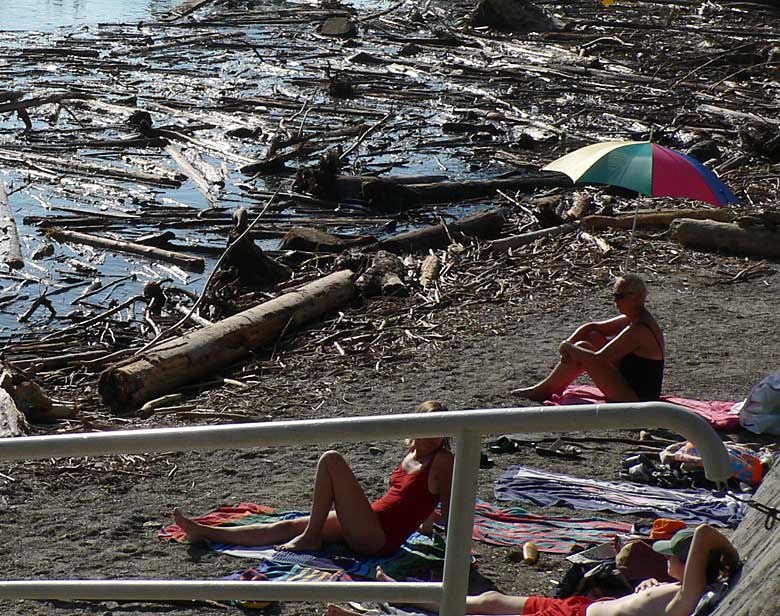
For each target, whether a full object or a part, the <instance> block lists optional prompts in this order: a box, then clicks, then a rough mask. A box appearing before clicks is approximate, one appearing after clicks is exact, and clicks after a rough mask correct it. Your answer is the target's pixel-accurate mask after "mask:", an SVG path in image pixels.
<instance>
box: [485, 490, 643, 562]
mask: <svg viewBox="0 0 780 616" xmlns="http://www.w3.org/2000/svg"><path fill="white" fill-rule="evenodd" d="M631 529H632V525H631V524H629V523H627V522H613V521H611V520H605V519H603V518H567V517H558V516H555V517H552V516H542V515H536V514H533V513H528V512H527V511H526V510H525V509H523V508H521V507H510V508H498V507H495V506H494V505H491V504H490V503H486V502H482V501H481V502H479V503H477V506H476V510H475V512H474V535H473V537H474V539H476V540H477V541H482V542H484V543H489V544H492V545H500V546H516V545H522V544H524V543H525V542H526V541H533V542H534V544H536V547H537V548H538V549H539V551H540V552H549V553H552V554H568V553H570V552H571V550H572V548H573V547H574V546H575V545H581V546H582V545H588V544H599V543H604V542H605V541H611V540H612V539H614V538H615V536H616V535H618V534H626V533H630V532H631Z"/></svg>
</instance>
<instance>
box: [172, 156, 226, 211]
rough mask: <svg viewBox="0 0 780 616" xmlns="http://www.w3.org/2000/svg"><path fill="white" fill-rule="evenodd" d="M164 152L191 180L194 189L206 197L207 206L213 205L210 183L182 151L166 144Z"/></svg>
mask: <svg viewBox="0 0 780 616" xmlns="http://www.w3.org/2000/svg"><path fill="white" fill-rule="evenodd" d="M165 151H166V152H167V153H168V154H169V155H170V157H171V158H172V159H173V160H174V161H175V162H176V164H177V165H178V166H179V169H181V171H182V173H184V175H186V176H187V177H188V178H190V179H191V180H192V183H193V184H195V187H196V188H197V189H198V190H199V191H200V193H201V194H202V195H203V196H204V197H206V201H207V202H208V204H209V205H214V201H215V199H214V195H213V194H212V192H211V182H209V181H208V179H206V177H205V176H204V175H203V174H202V173H201V172H200V171H199V170H198V169H196V168H195V165H193V164H192V163H191V162H190V161H189V160H188V159H187V157H186V156H185V155H184V154H183V153H182V151H181V150H180V149H179V148H177V147H176V146H175V145H173V144H170V143H169V144H168V145H166V146H165Z"/></svg>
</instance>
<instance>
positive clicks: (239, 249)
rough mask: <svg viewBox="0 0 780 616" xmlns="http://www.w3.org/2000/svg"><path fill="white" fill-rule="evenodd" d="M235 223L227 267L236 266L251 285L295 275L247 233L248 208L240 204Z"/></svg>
mask: <svg viewBox="0 0 780 616" xmlns="http://www.w3.org/2000/svg"><path fill="white" fill-rule="evenodd" d="M233 222H234V226H233V228H232V229H231V230H230V233H229V234H228V246H230V252H229V253H228V254H227V258H226V259H225V262H224V264H223V265H222V266H221V267H223V268H234V269H235V271H236V273H237V274H238V278H239V279H240V280H241V282H242V283H243V284H245V285H247V286H248V287H251V288H256V289H264V288H267V287H272V286H274V285H276V284H278V283H280V282H285V281H286V280H289V279H290V278H292V270H291V269H290V268H289V267H287V266H286V265H285V264H284V263H279V262H278V261H275V260H274V259H272V258H271V257H269V256H268V255H267V254H265V252H263V249H262V248H260V246H258V245H257V244H255V241H254V239H253V238H252V236H251V234H247V235H244V231H245V230H246V229H247V228H248V226H249V218H248V214H247V211H246V210H245V209H244V208H242V207H239V208H237V209H236V211H235V212H234V213H233Z"/></svg>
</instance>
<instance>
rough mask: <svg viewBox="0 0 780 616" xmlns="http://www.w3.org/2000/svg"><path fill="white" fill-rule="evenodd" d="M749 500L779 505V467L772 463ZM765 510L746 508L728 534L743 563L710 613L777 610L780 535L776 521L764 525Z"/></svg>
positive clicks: (752, 614) (758, 614)
mask: <svg viewBox="0 0 780 616" xmlns="http://www.w3.org/2000/svg"><path fill="white" fill-rule="evenodd" d="M751 500H752V501H753V502H756V503H761V504H763V505H766V506H768V507H771V508H774V509H775V511H777V508H780V468H778V467H777V465H775V467H773V468H772V470H771V471H770V472H769V474H767V476H766V477H765V478H764V481H763V482H762V483H761V487H760V488H759V489H758V491H757V492H756V493H755V495H753V497H752V498H751ZM766 522H767V517H766V514H764V513H763V512H761V511H758V510H756V509H750V508H749V509H748V510H747V514H746V515H745V518H744V519H743V520H742V522H740V524H739V527H738V528H737V530H736V531H734V534H733V535H732V536H731V542H732V543H733V544H734V547H735V548H737V550H738V551H739V554H740V557H741V558H743V559H744V560H745V564H744V566H743V568H742V571H741V572H740V576H739V579H738V581H737V583H736V584H735V585H734V587H733V588H732V589H731V591H730V592H729V593H728V594H727V595H726V596H725V597H724V598H723V600H722V601H721V603H720V605H719V606H718V607H717V608H716V609H715V611H714V612H712V616H776V615H777V613H778V612H779V611H780V600H779V599H778V597H780V575H778V574H777V564H778V562H780V535H778V533H777V524H776V522H777V521H776V520H775V527H774V528H773V529H770V528H767V526H766V525H765V524H766Z"/></svg>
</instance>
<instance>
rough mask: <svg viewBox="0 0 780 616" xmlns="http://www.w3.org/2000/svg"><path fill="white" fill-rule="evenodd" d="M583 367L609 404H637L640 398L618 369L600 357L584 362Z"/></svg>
mask: <svg viewBox="0 0 780 616" xmlns="http://www.w3.org/2000/svg"><path fill="white" fill-rule="evenodd" d="M582 367H583V368H584V369H585V372H587V373H588V376H590V378H591V380H592V381H593V383H594V384H595V385H596V387H598V388H599V389H600V390H601V393H603V394H604V397H605V398H606V399H607V401H608V402H637V401H638V400H639V396H637V395H636V392H635V391H634V388H633V387H631V386H630V385H629V384H628V383H627V382H626V379H624V378H623V375H622V374H620V372H619V371H618V369H617V368H615V366H613V365H612V364H611V363H609V362H608V361H605V360H603V359H602V358H601V357H599V356H598V355H594V356H592V357H588V358H586V359H584V360H583V361H582Z"/></svg>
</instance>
